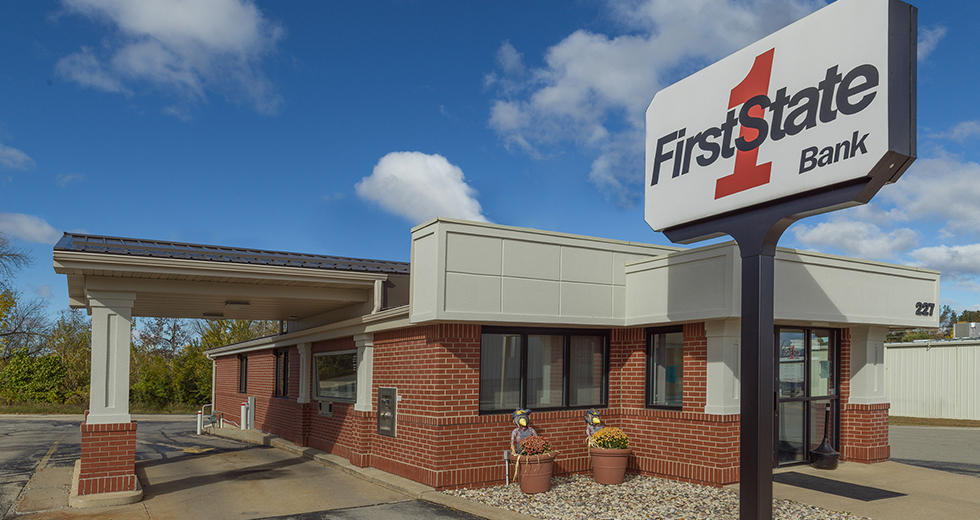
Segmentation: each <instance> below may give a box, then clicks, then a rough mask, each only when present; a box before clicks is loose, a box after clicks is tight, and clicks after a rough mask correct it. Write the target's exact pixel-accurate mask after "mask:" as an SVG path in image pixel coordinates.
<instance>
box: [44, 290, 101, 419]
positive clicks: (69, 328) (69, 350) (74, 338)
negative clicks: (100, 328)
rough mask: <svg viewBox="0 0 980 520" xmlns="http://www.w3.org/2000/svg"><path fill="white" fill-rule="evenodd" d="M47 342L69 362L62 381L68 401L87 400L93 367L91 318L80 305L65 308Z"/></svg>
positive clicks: (62, 359)
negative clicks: (74, 307)
mask: <svg viewBox="0 0 980 520" xmlns="http://www.w3.org/2000/svg"><path fill="white" fill-rule="evenodd" d="M47 346H48V349H49V350H51V352H53V353H54V354H56V355H57V356H58V357H59V358H60V359H61V363H62V364H63V365H64V366H65V378H64V381H63V382H62V391H63V392H64V399H65V401H66V402H78V403H85V402H87V401H88V397H89V380H90V377H91V371H92V325H91V320H89V318H88V316H86V315H85V313H83V312H82V311H80V310H78V309H69V310H66V311H62V312H61V315H60V316H59V317H58V320H57V321H56V322H55V324H54V326H53V327H51V333H50V335H49V336H48V344H47Z"/></svg>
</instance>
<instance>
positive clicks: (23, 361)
mask: <svg viewBox="0 0 980 520" xmlns="http://www.w3.org/2000/svg"><path fill="white" fill-rule="evenodd" d="M64 378H65V366H64V365H62V364H61V359H59V358H58V356H57V355H54V354H49V355H47V356H39V357H36V358H34V357H31V356H29V355H28V354H27V350H26V349H20V350H18V351H17V352H15V353H14V355H13V356H12V357H11V359H10V362H9V363H7V366H6V367H4V369H3V371H2V372H0V397H2V398H3V399H4V400H5V401H7V402H26V401H38V402H46V403H60V402H61V401H62V395H63V394H62V392H61V384H62V381H63V380H64Z"/></svg>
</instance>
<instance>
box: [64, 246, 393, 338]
mask: <svg viewBox="0 0 980 520" xmlns="http://www.w3.org/2000/svg"><path fill="white" fill-rule="evenodd" d="M67 236H69V235H66V237H67ZM53 255H54V270H55V272H56V273H58V274H64V275H66V276H67V277H68V296H69V304H70V305H71V306H72V307H74V308H89V307H90V301H89V299H90V297H91V294H92V293H91V292H92V291H96V292H99V293H102V292H105V291H119V292H135V293H136V301H135V302H134V305H133V309H132V315H133V316H143V317H168V318H231V319H252V320H295V319H302V318H305V317H309V316H315V315H318V314H322V313H325V312H330V311H334V310H337V309H341V308H344V307H349V306H352V305H359V304H365V303H368V302H372V301H373V300H374V299H375V296H374V295H375V294H377V293H378V292H379V291H378V288H379V287H378V286H380V285H381V283H382V282H383V281H384V280H386V279H387V278H388V273H387V272H370V271H365V270H360V271H355V270H334V269H324V268H311V267H296V266H284V265H267V264H266V265H263V264H259V263H243V262H227V261H225V262H222V261H211V260H197V259H189V258H177V257H168V256H166V255H157V256H140V255H133V254H114V253H112V252H105V251H103V252H90V251H74V250H66V249H64V248H60V249H59V248H56V249H55V251H54V254H53Z"/></svg>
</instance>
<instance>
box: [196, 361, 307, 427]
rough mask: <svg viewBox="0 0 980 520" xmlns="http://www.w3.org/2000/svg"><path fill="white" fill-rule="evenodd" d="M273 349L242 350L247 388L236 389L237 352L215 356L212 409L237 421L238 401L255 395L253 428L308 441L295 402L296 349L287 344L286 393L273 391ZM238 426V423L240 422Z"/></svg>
mask: <svg viewBox="0 0 980 520" xmlns="http://www.w3.org/2000/svg"><path fill="white" fill-rule="evenodd" d="M274 352H275V351H274V349H268V350H260V351H256V352H249V353H248V354H245V355H246V356H247V357H248V381H247V383H248V384H247V390H248V391H247V392H246V393H244V394H241V393H238V388H239V386H238V356H222V357H219V358H217V364H218V366H217V374H216V376H215V388H214V394H215V401H216V402H215V410H217V411H220V412H222V413H223V415H224V418H225V419H228V420H230V421H232V422H233V423H235V424H238V423H239V422H240V421H241V405H242V403H243V402H246V401H247V400H248V398H249V397H254V398H255V428H257V429H259V430H262V431H265V432H269V433H272V434H274V435H278V436H280V437H282V438H284V439H288V440H290V441H292V442H295V443H296V444H300V445H304V443H305V442H306V441H307V439H305V435H304V431H303V410H304V407H303V406H302V405H301V404H299V403H297V402H296V398H297V396H298V395H299V350H297V348H296V347H295V346H294V347H290V348H289V396H288V397H275V396H274V395H273V393H274V390H275V382H276V374H275V368H276V361H275V353H274ZM239 426H241V425H239Z"/></svg>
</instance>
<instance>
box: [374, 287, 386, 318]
mask: <svg viewBox="0 0 980 520" xmlns="http://www.w3.org/2000/svg"><path fill="white" fill-rule="evenodd" d="M384 286H385V281H384V280H375V281H374V308H373V309H371V314H377V313H378V312H380V311H381V305H382V304H383V303H384Z"/></svg>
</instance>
